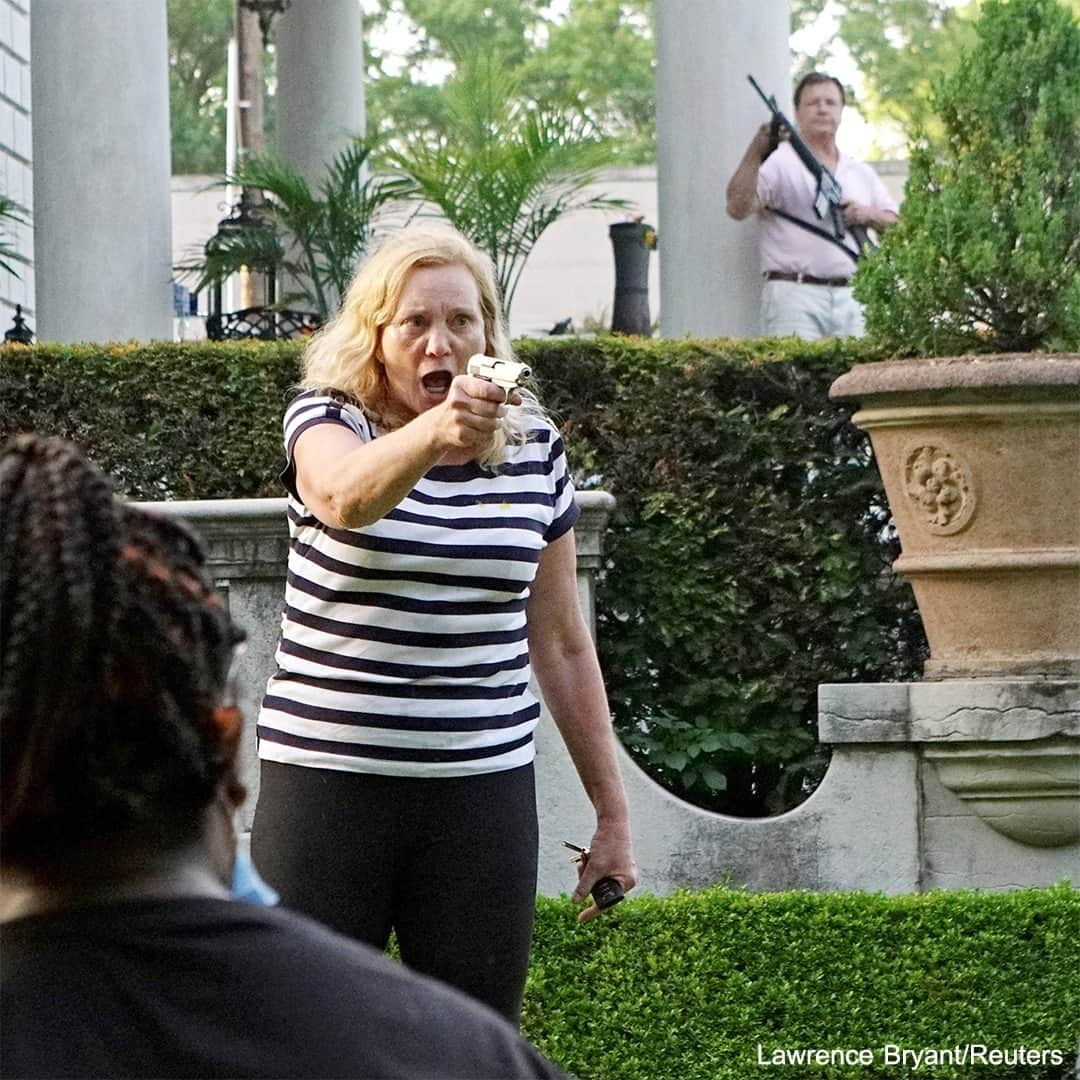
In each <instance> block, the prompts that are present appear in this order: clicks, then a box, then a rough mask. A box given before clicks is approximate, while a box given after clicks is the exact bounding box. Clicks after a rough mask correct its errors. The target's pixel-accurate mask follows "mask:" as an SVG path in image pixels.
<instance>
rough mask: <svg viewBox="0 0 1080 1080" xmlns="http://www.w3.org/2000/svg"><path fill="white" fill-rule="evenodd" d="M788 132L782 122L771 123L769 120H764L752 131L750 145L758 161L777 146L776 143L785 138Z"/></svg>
mask: <svg viewBox="0 0 1080 1080" xmlns="http://www.w3.org/2000/svg"><path fill="white" fill-rule="evenodd" d="M789 135H790V132H789V131H788V129H787V128H786V127H785V126H784V125H783V124H777V125H775V126H774V125H773V122H772V121H771V120H768V121H766V122H765V123H764V124H762V125H761V127H759V128H758V129H757V131H756V132H755V133H754V138H753V139H752V140H751V143H750V146H751V150H752V152H753V153H754V154H756V155H757V159H758V160H759V161H764V160H765V159H766V158H767V157H768V156H769V155H770V154H771V153H772V152H773V151H774V150H775V149H776V147H777V144H778V143H781V142H784V141H786V140H787V138H788V136H789Z"/></svg>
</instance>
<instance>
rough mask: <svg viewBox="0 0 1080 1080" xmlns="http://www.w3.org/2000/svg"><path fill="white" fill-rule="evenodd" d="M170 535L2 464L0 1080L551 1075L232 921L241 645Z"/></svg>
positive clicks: (427, 1002)
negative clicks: (234, 676)
mask: <svg viewBox="0 0 1080 1080" xmlns="http://www.w3.org/2000/svg"><path fill="white" fill-rule="evenodd" d="M203 563H204V557H203V553H202V549H201V546H200V544H199V542H198V541H197V539H196V538H195V537H194V536H192V535H191V534H190V533H188V532H187V531H186V530H185V529H184V528H183V527H182V526H180V525H179V524H177V523H176V522H175V521H172V520H169V519H165V518H161V517H156V516H152V515H150V514H149V513H147V512H145V511H142V510H139V509H138V508H137V507H134V506H131V505H127V504H125V503H123V502H122V501H120V500H119V499H117V498H116V497H115V496H114V494H113V490H112V487H111V485H110V483H109V480H108V479H107V477H106V476H105V475H104V473H102V472H101V471H100V470H99V469H98V468H97V467H96V466H94V465H93V464H92V463H91V462H89V461H88V460H87V459H86V458H85V457H84V456H83V455H82V454H81V452H80V451H79V450H78V449H77V448H76V447H75V446H73V445H72V444H70V443H68V442H65V441H63V440H60V439H51V438H42V437H39V436H35V435H20V436H17V437H16V438H14V439H13V440H11V441H9V442H8V443H7V444H6V445H5V446H3V447H2V448H0V948H2V953H3V967H2V970H0V1022H2V1028H3V1039H2V1040H0V1075H3V1076H12V1077H14V1076H19V1077H35V1076H50V1077H57V1076H80V1077H90V1076H109V1077H120V1076H160V1077H167V1076H188V1077H190V1076H235V1077H241V1076H245V1077H246V1076H251V1077H271V1076H274V1077H280V1076H290V1077H327V1076H335V1077H376V1076H389V1075H393V1076H395V1077H430V1076H436V1075H437V1076H441V1077H495V1076H499V1077H538V1078H549V1077H550V1078H555V1077H559V1076H561V1075H562V1074H561V1073H559V1071H558V1070H557V1069H556V1068H555V1067H554V1066H552V1065H551V1064H550V1063H549V1062H547V1061H546V1060H544V1059H543V1058H542V1057H540V1055H538V1054H537V1053H536V1051H535V1050H533V1049H532V1048H531V1047H529V1046H528V1044H527V1043H525V1042H524V1041H523V1040H522V1039H521V1038H520V1037H519V1036H518V1035H517V1033H516V1032H515V1031H514V1030H513V1029H512V1028H511V1027H510V1026H509V1025H508V1024H507V1023H505V1021H503V1020H502V1019H501V1018H500V1017H498V1016H496V1015H495V1014H494V1013H492V1012H490V1011H489V1010H487V1009H485V1008H483V1007H482V1006H480V1005H478V1004H477V1003H475V1002H473V1001H470V1000H469V999H468V998H466V997H465V996H464V995H460V994H457V993H455V992H454V991H452V990H450V989H449V988H447V987H444V986H442V985H441V984H439V983H436V982H434V981H433V980H428V979H424V978H422V977H421V976H418V975H416V974H414V973H412V972H409V971H406V970H405V969H404V968H403V967H401V965H397V964H394V963H393V962H392V961H390V960H387V959H386V958H384V957H382V956H380V955H379V954H378V953H377V952H376V951H374V950H372V949H370V948H368V947H366V946H364V945H361V944H359V943H358V942H355V941H352V940H350V939H347V938H344V937H340V936H338V935H337V934H334V933H332V932H331V931H329V930H327V929H325V928H324V927H322V926H320V925H318V924H317V923H315V922H313V921H310V920H308V919H307V918H305V917H303V916H300V915H296V914H292V913H289V912H284V911H278V910H273V909H269V908H265V907H260V906H256V905H255V904H251V903H244V902H241V901H238V900H236V899H234V897H233V895H232V894H231V893H230V889H229V883H230V881H232V880H234V878H235V872H236V868H237V866H238V865H241V864H240V861H239V860H238V859H237V855H236V833H235V830H234V823H233V818H234V813H235V811H236V809H237V807H238V806H239V804H240V803H241V801H242V800H243V798H244V794H245V792H244V788H243V785H242V784H241V783H240V781H239V779H238V777H237V747H238V744H239V739H240V735H241V727H242V722H241V718H240V715H239V712H238V710H237V709H236V707H235V706H234V705H232V704H231V703H230V700H229V690H228V682H229V672H230V669H231V665H232V662H233V660H234V657H235V653H236V650H237V647H238V645H239V644H240V642H241V641H242V640H243V637H244V635H243V632H242V631H241V629H240V628H239V627H238V626H236V625H235V624H234V623H233V621H232V620H231V618H230V617H229V614H228V611H227V610H226V608H225V606H224V605H223V603H222V601H221V600H220V598H219V597H218V595H217V594H216V593H215V591H214V589H213V587H212V584H211V582H210V580H209V579H208V577H207V574H206V570H205V568H204V565H203Z"/></svg>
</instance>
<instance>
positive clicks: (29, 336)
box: [4, 304, 34, 345]
mask: <svg viewBox="0 0 1080 1080" xmlns="http://www.w3.org/2000/svg"><path fill="white" fill-rule="evenodd" d="M4 344H5V345H33V344H34V331H33V330H31V329H30V327H29V326H27V325H26V320H25V319H24V318H23V313H22V304H16V305H15V320H14V322H12V324H11V329H10V330H8V331H7V333H5V334H4Z"/></svg>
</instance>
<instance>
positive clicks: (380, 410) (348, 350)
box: [301, 225, 543, 465]
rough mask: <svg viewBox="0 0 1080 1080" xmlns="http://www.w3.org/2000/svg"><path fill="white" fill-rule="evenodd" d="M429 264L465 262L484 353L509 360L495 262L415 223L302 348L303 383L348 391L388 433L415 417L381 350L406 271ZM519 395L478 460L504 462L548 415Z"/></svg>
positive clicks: (371, 264) (360, 274) (367, 267)
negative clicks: (402, 402)
mask: <svg viewBox="0 0 1080 1080" xmlns="http://www.w3.org/2000/svg"><path fill="white" fill-rule="evenodd" d="M424 266H463V267H464V268H465V269H466V270H468V271H469V273H470V274H471V275H472V277H473V280H474V281H475V282H476V286H477V289H478V291H479V293H480V311H481V314H482V316H483V320H484V352H485V353H486V354H487V355H488V356H493V357H498V358H499V359H501V360H512V359H513V358H514V350H513V347H512V345H511V344H510V334H509V332H508V330H507V326H506V318H505V316H504V314H503V310H502V304H501V303H500V301H499V287H498V284H497V283H496V280H495V270H494V267H493V266H492V263H491V260H490V259H489V258H488V256H487V255H486V254H485V253H484V252H482V251H480V249H479V248H477V247H476V246H475V245H474V244H472V243H470V242H469V241H468V240H467V239H466V238H465V237H464V236H462V235H461V233H459V232H457V231H456V230H455V229H452V228H450V227H448V226H443V227H433V226H430V225H428V226H412V227H410V228H407V229H404V230H403V231H402V232H400V233H398V234H397V235H396V236H394V237H392V238H391V239H390V240H388V241H386V243H384V244H383V245H382V246H381V247H380V248H379V249H378V250H377V251H376V252H375V253H374V254H373V255H372V256H371V258H369V259H368V260H367V261H366V262H365V263H364V264H363V265H362V266H361V267H360V269H359V270H358V271H357V273H356V276H355V277H354V278H353V280H352V283H351V284H350V285H349V288H348V291H347V292H346V293H345V297H344V299H343V300H342V302H341V307H340V308H339V309H338V312H337V314H336V315H335V316H334V317H333V318H332V319H331V320H330V321H329V322H328V323H327V324H326V326H324V327H323V328H322V330H320V331H319V332H318V333H317V334H316V335H315V336H314V337H313V338H312V339H311V342H310V344H309V345H308V347H307V349H306V350H305V352H304V360H303V378H302V380H301V386H303V388H304V389H306V390H339V391H342V392H344V393H345V394H348V395H349V396H350V397H352V398H355V399H356V401H358V402H359V403H360V406H361V407H362V408H363V410H364V412H365V413H366V414H367V415H368V416H369V417H370V418H371V419H372V420H373V421H374V422H375V423H376V424H378V425H379V427H380V428H382V429H383V430H384V431H392V430H394V429H395V428H398V427H401V426H402V425H403V424H405V423H406V422H407V421H408V420H409V419H411V416H410V415H409V414H407V413H404V412H403V411H402V410H401V409H400V408H399V407H398V406H397V404H396V403H395V402H394V400H393V398H392V397H391V396H390V392H389V384H388V382H387V378H386V369H385V367H384V366H383V363H382V360H381V357H380V355H379V352H380V346H381V342H382V331H383V329H384V328H385V327H386V326H388V325H389V323H390V321H391V320H392V319H393V317H394V313H395V312H396V311H397V307H398V303H399V301H400V300H401V293H402V291H403V290H404V288H405V282H406V280H407V279H408V276H409V274H411V273H412V271H413V270H415V269H417V268H418V267H424ZM521 397H522V401H523V404H522V405H520V406H513V405H511V406H507V408H506V410H505V415H504V416H503V418H502V421H501V423H500V426H499V429H498V430H497V431H496V433H495V437H494V439H493V443H492V446H491V447H490V448H489V450H488V451H486V452H485V453H484V454H482V455H481V457H480V459H479V460H480V462H481V464H486V465H487V464H494V463H496V462H499V461H501V460H502V459H503V457H504V455H505V450H506V446H507V445H508V444H511V445H521V444H522V443H524V442H525V438H526V433H527V432H528V430H529V428H530V427H531V426H532V425H531V424H530V422H529V418H530V416H537V415H540V416H542V415H543V410H542V409H541V407H540V404H539V402H538V401H537V400H536V397H535V396H534V395H533V394H532V393H530V392H529V391H523V392H521Z"/></svg>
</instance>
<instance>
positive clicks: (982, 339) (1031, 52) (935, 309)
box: [855, 0, 1080, 356]
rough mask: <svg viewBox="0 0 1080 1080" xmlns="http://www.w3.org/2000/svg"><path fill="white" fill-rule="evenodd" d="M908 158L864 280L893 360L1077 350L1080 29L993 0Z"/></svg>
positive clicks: (1050, 8) (1046, 12) (1051, 3)
mask: <svg viewBox="0 0 1080 1080" xmlns="http://www.w3.org/2000/svg"><path fill="white" fill-rule="evenodd" d="M977 34H978V37H977V41H976V44H975V45H974V46H973V48H972V49H971V50H970V51H969V52H967V53H966V54H965V55H964V56H963V59H962V60H961V63H960V64H959V66H958V67H957V69H956V71H955V72H954V73H953V74H952V75H951V76H950V77H949V78H947V79H946V80H945V81H944V82H943V84H942V85H941V86H940V87H939V88H938V90H937V93H936V94H935V108H936V111H937V112H938V113H939V114H940V117H941V120H942V122H943V124H944V127H945V131H946V140H945V144H944V150H943V152H942V153H941V156H940V157H935V156H934V153H933V152H932V150H931V148H930V146H929V143H928V142H927V141H926V140H925V139H916V141H915V144H914V145H913V147H912V149H911V154H910V161H911V172H910V175H909V179H908V182H907V188H906V192H905V197H904V204H903V208H902V211H901V215H900V221H899V223H898V224H897V225H895V226H894V227H893V228H892V229H890V230H889V232H888V233H886V235H885V237H884V240H883V243H882V246H881V249H880V251H879V252H877V253H876V255H875V256H874V257H872V258H870V259H867V260H866V261H865V264H864V265H863V266H862V267H860V270H859V272H858V274H857V275H856V278H855V295H856V296H857V297H858V298H859V299H860V300H862V301H863V302H864V303H865V304H866V319H867V329H868V332H869V334H870V335H871V336H872V337H874V338H876V339H877V341H878V342H879V343H880V344H881V345H883V346H884V347H886V348H888V349H889V350H890V351H892V352H893V353H894V354H895V355H901V356H904V355H907V356H911V355H929V356H934V355H937V356H941V355H949V354H958V353H965V352H1010V351H1033V350H1058V349H1077V348H1080V19H1078V18H1077V16H1076V15H1075V14H1074V13H1073V12H1072V11H1070V10H1069V9H1068V8H1067V7H1066V6H1064V5H1063V4H1062V3H1060V2H1058V0H987V2H986V3H985V5H984V6H983V10H982V14H981V16H980V18H979V21H978V24H977Z"/></svg>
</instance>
